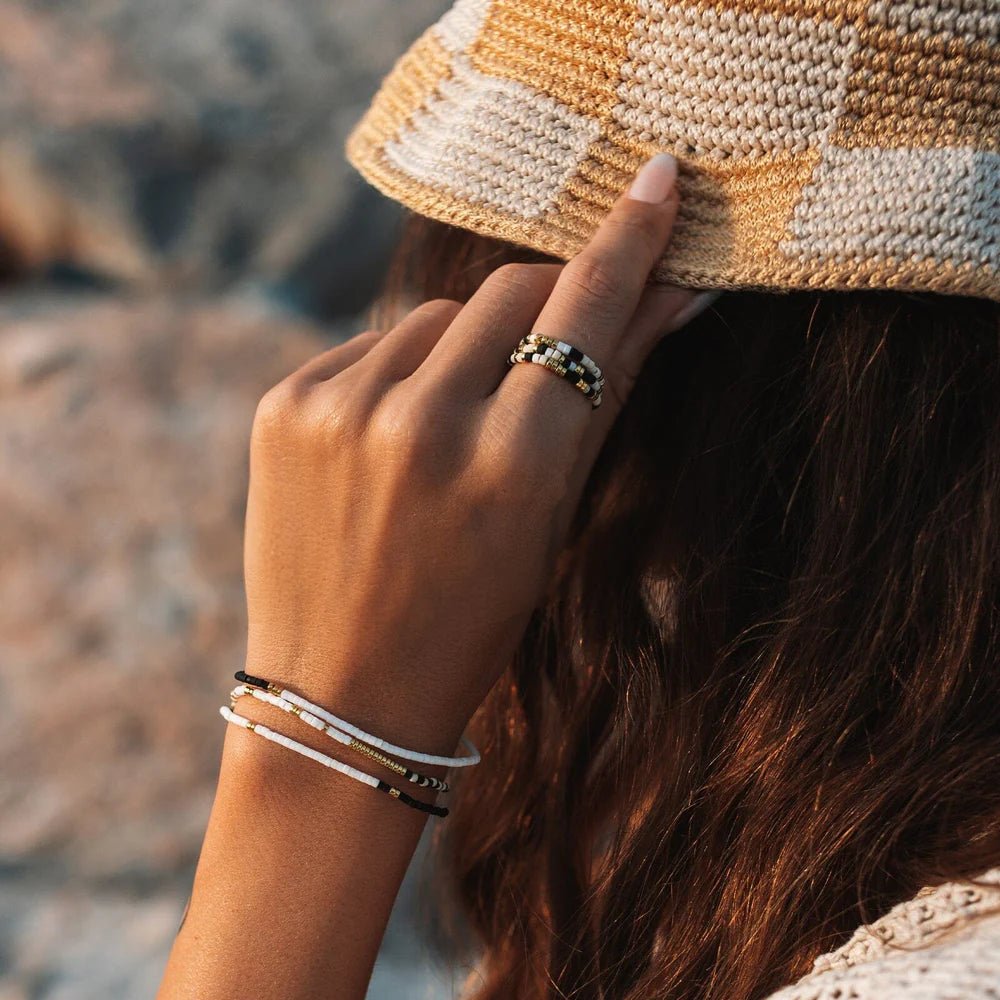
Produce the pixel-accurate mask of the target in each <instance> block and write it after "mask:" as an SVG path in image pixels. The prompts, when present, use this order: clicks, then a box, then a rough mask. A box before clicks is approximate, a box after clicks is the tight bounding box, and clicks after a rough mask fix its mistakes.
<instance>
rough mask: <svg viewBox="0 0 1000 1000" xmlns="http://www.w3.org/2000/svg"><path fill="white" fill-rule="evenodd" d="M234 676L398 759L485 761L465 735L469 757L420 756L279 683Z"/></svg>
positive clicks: (449, 762) (238, 673)
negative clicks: (338, 715)
mask: <svg viewBox="0 0 1000 1000" xmlns="http://www.w3.org/2000/svg"><path fill="white" fill-rule="evenodd" d="M235 676H236V679H237V680H238V681H241V682H242V683H243V684H249V685H251V686H252V687H255V688H261V689H263V690H265V691H270V692H271V694H276V695H277V696H278V697H279V698H284V699H285V701H290V702H291V703H292V704H293V705H297V706H298V707H299V708H303V709H305V710H306V711H307V712H312V714H313V715H317V716H319V718H321V719H323V720H324V721H325V722H328V723H329V724H330V725H331V726H333V727H334V728H335V729H339V730H341V731H342V732H345V733H349V734H350V735H351V736H356V737H357V738H358V739H359V740H364V742H365V743H368V744H370V745H371V746H373V747H377V748H378V749H379V750H383V751H385V753H389V754H395V756H397V757H402V758H403V759H404V760H415V761H419V762H420V763H421V764H440V765H441V766H442V767H471V766H472V765H473V764H478V763H479V761H480V760H481V759H482V758H481V757H480V755H479V751H478V750H477V749H476V748H475V747H474V746H473V745H472V744H471V743H470V742H469V741H468V740H467V739H465V737H464V736H463V737H462V742H463V743H464V744H465V745H466V746H467V747H468V748H469V750H471V751H472V753H471V754H470V755H469V756H468V757H442V756H439V755H438V754H432V753H420V752H419V751H417V750H407V749H406V748H405V747H397V746H395V745H394V744H392V743H389V742H387V741H386V740H383V739H380V738H379V737H378V736H373V735H372V734H371V733H366V732H365V731H364V730H363V729H359V728H358V727H357V726H352V725H351V723H349V722H345V721H344V720H343V719H338V718H337V716H335V715H333V714H331V713H330V712H328V711H327V710H326V709H325V708H321V707H320V706H319V705H314V704H313V703H312V702H311V701H307V700H306V699H305V698H303V697H301V696H300V695H297V694H295V692H294V691H289V690H287V689H286V688H279V687H278V685H277V684H272V683H271V682H270V681H268V680H265V679H264V678H263V677H253V676H251V675H250V674H248V673H246V671H243V670H237V671H236V675H235Z"/></svg>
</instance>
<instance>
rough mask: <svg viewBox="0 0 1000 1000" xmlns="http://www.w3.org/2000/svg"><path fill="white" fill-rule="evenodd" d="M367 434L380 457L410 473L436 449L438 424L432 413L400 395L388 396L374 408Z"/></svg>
mask: <svg viewBox="0 0 1000 1000" xmlns="http://www.w3.org/2000/svg"><path fill="white" fill-rule="evenodd" d="M368 431H369V433H370V435H371V436H372V437H373V438H374V439H375V443H376V445H377V447H378V449H379V452H380V454H383V455H385V456H386V457H387V458H390V459H391V460H392V461H393V463H394V464H397V465H403V466H405V467H406V468H407V469H411V468H413V467H415V466H418V465H424V464H427V463H430V462H431V461H432V460H433V458H434V456H435V454H436V453H437V451H438V450H439V447H440V443H441V442H440V437H441V434H440V421H439V420H438V419H437V418H435V416H434V413H433V411H432V410H431V409H430V408H429V407H427V406H425V405H422V404H419V403H418V402H417V401H416V400H411V399H408V398H406V397H405V396H403V395H397V396H393V395H391V394H390V395H389V396H388V397H387V398H385V399H383V400H382V402H381V403H380V404H379V405H378V406H377V407H376V409H375V412H374V413H373V414H372V416H371V418H370V420H369V421H368Z"/></svg>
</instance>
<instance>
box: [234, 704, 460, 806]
mask: <svg viewBox="0 0 1000 1000" xmlns="http://www.w3.org/2000/svg"><path fill="white" fill-rule="evenodd" d="M243 695H250V697H251V698H256V699H257V700H258V701H263V702H267V704H269V705H274V707H275V708H280V709H281V710H282V711H283V712H288V713H290V714H291V715H297V716H298V717H299V718H300V719H301V720H302V721H303V722H305V723H307V724H308V725H310V726H312V727H313V729H318V730H319V731H320V732H321V733H326V735H327V736H330V737H332V738H333V739H335V740H336V741H337V742H338V743H343V745H344V746H346V747H349V748H350V749H351V750H357V751H358V753H363V754H364V755H365V756H366V757H370V758H371V759H372V760H374V761H377V762H378V763H379V764H382V765H383V766H384V767H387V768H388V769H389V770H390V771H393V772H395V773H396V774H400V775H402V776H403V777H404V778H406V779H407V780H408V781H412V782H413V783H414V784H415V785H419V786H420V787H421V788H433V789H435V790H436V791H439V792H447V791H448V790H449V788H450V786H449V784H448V782H447V781H442V780H441V779H440V778H432V777H430V776H429V775H426V774H418V773H417V772H416V771H411V770H410V769H409V768H408V767H406V766H405V765H404V764H400V763H399V761H396V760H393V759H392V758H391V757H387V756H386V755H385V754H384V753H380V752H379V751H378V750H376V749H375V748H374V747H370V746H368V744H367V743H362V742H361V740H359V739H356V738H355V737H353V736H348V735H347V733H342V732H341V731H340V730H339V729H334V728H333V726H329V725H327V724H326V723H325V722H324V721H323V720H322V719H321V718H319V717H318V716H316V715H313V713H312V712H310V711H307V710H306V709H304V708H299V706H298V705H295V704H293V703H292V702H290V701H288V700H287V699H285V698H282V697H281V696H280V695H276V694H274V693H272V692H271V691H264V690H262V689H261V688H257V687H253V686H252V685H250V684H241V685H240V686H239V687H234V688H233V690H232V691H231V692H230V693H229V707H230V708H235V707H236V701H237V699H238V698H240V697H242V696H243Z"/></svg>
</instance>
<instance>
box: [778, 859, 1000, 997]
mask: <svg viewBox="0 0 1000 1000" xmlns="http://www.w3.org/2000/svg"><path fill="white" fill-rule="evenodd" d="M977 881H985V882H990V883H992V884H991V886H990V887H988V888H979V887H974V886H970V885H965V884H962V883H955V882H947V883H945V884H944V885H939V886H934V887H933V888H927V889H923V890H921V891H920V892H919V893H917V895H916V896H914V897H913V898H912V899H909V900H906V901H905V902H903V903H900V904H899V905H898V906H894V907H893V908H892V909H891V910H890V911H889V912H888V913H887V914H885V916H883V917H881V918H879V919H878V920H876V921H874V922H873V923H871V924H866V925H863V926H861V927H859V928H858V929H857V930H856V931H855V932H854V934H853V935H852V936H851V938H850V940H849V941H847V942H846V943H845V944H844V945H843V946H841V947H840V948H838V949H836V950H835V951H831V952H828V953H826V954H824V955H820V956H819V957H818V958H817V959H816V960H815V961H814V962H813V968H812V971H811V972H810V973H809V974H808V975H806V976H803V977H802V978H801V979H800V980H799V981H798V982H797V983H794V984H792V985H791V986H786V987H785V988H783V989H780V990H778V992H777V993H772V994H771V995H770V996H769V997H767V1000H997V998H998V997H1000V868H992V869H990V870H989V871H988V872H986V873H984V874H983V875H982V876H980V878H979V879H977Z"/></svg>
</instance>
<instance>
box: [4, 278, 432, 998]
mask: <svg viewBox="0 0 1000 1000" xmlns="http://www.w3.org/2000/svg"><path fill="white" fill-rule="evenodd" d="M357 329H360V325H359V324H358V323H354V324H349V325H344V326H342V327H340V328H337V329H335V330H333V331H328V330H322V329H320V328H319V327H316V326H313V325H310V324H308V323H305V322H303V321H301V320H295V319H293V318H290V317H289V316H288V315H283V314H281V313H278V312H276V311H275V309H274V308H273V307H271V306H268V305H266V304H264V303H263V302H261V301H259V300H256V299H253V298H247V297H232V298H227V299H217V300H212V301H192V302H188V303H177V302H173V303H171V302H168V301H166V300H164V299H162V298H153V299H138V300H134V301H123V300H121V299H117V298H110V297H109V298H104V297H99V298H74V299H70V300H64V301H63V302H61V303H59V304H56V303H54V302H53V300H52V297H51V294H44V295H40V296H38V295H30V294H23V295H20V296H8V297H7V298H6V299H5V300H0V565H2V567H3V572H2V573H0V697H2V699H3V722H4V724H3V725H2V726H0V759H2V760H3V761H4V769H3V778H2V779H0V815H3V817H4V821H3V823H0V1000H12V998H15V997H17V998H45V1000H63V998H65V1000H91V998H93V1000H98V998H100V1000H109V998H112V1000H113V998H123V1000H134V998H138V997H141V996H152V994H153V993H154V992H155V986H156V983H157V982H158V979H159V976H160V974H161V972H162V963H163V961H164V959H165V956H166V952H167V949H168V948H169V945H170V941H171V940H172V938H173V935H174V932H175V931H176V928H177V921H178V919H179V917H180V913H181V910H182V908H183V903H184V900H185V898H186V895H187V892H188V889H189V887H190V878H191V874H192V867H193V863H194V861H195V858H196V855H197V850H198V847H199V845H200V841H201V837H202V834H203V832H204V826H205V822H206V819H207V814H208V809H209V806H210V802H211V795H212V789H213V784H214V779H215V772H216V767H217V762H218V755H219V751H220V748H221V742H222V737H223V729H224V725H223V723H222V721H221V720H220V719H219V717H218V714H217V708H218V705H219V704H221V703H222V702H224V701H225V695H226V693H227V692H228V690H229V687H230V686H231V684H232V673H233V671H234V670H236V669H238V668H239V667H240V666H242V665H243V662H242V657H243V650H244V634H245V630H244V596H243V588H242V565H241V563H242V518H243V510H244V504H245V496H246V485H247V468H246V460H247V444H248V434H249V429H250V424H251V420H252V416H253V411H254V407H255V406H256V402H257V400H258V399H259V397H260V396H261V395H262V393H263V392H264V391H265V390H266V389H267V388H269V387H270V386H271V385H272V384H274V383H275V382H277V381H278V380H279V379H281V378H282V377H283V376H284V375H286V374H287V373H288V372H290V371H291V370H293V369H294V368H295V367H297V366H298V365H299V364H301V363H302V362H303V361H305V360H306V359H307V358H309V357H311V356H312V355H314V354H316V353H318V352H319V351H321V350H324V349H325V348H326V347H327V346H329V345H330V344H331V343H333V342H335V341H336V340H338V339H339V338H342V337H344V336H347V335H350V334H352V333H354V332H356V331H357ZM411 905H412V889H408V890H407V892H406V893H404V895H403V896H402V897H401V903H400V906H401V908H402V911H401V912H402V915H401V916H399V917H397V920H396V924H395V925H394V927H395V930H394V931H393V933H392V934H390V935H389V936H388V938H387V942H386V948H385V949H384V954H383V958H382V959H381V960H380V966H379V973H378V976H377V977H376V980H375V981H374V983H373V993H372V996H373V997H374V996H379V995H384V996H400V995H401V994H400V993H398V992H393V989H396V988H398V983H399V976H400V975H401V974H402V975H405V976H407V977H409V978H408V980H407V981H409V982H411V983H413V984H414V987H415V988H416V985H417V984H418V983H420V982H421V981H422V980H421V976H424V977H430V976H431V973H430V972H429V971H428V970H427V969H425V968H423V967H422V966H421V964H420V962H421V954H422V952H421V946H420V945H419V943H418V942H417V941H416V939H415V938H413V936H412V934H410V933H409V932H408V930H407V926H408V925H407V923H406V921H407V919H408V918H407V915H406V913H407V908H408V907H409V906H411ZM393 956H397V957H398V958H399V960H400V961H401V962H403V963H405V967H404V968H403V969H399V965H398V963H394V961H393ZM397 969H399V971H396V970H397ZM426 981H427V983H428V984H431V983H432V982H433V981H434V980H432V979H430V978H428V979H427V980H426ZM380 982H381V983H383V985H385V984H391V983H393V982H394V983H396V987H393V988H391V989H389V992H388V993H379V992H378V990H379V989H381V987H379V985H378V984H379V983H380ZM387 988H388V987H387ZM428 988H430V985H428ZM407 995H412V996H416V995H417V993H412V994H411V993H407Z"/></svg>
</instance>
